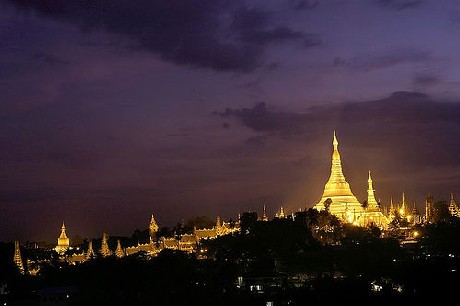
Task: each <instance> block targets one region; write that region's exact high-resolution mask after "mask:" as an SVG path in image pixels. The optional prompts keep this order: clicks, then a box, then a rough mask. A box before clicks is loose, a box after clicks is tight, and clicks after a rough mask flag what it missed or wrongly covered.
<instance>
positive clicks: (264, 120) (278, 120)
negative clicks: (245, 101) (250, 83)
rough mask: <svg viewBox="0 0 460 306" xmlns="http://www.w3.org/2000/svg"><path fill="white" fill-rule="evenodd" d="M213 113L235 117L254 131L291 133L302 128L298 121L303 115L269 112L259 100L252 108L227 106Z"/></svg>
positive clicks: (224, 116)
mask: <svg viewBox="0 0 460 306" xmlns="http://www.w3.org/2000/svg"><path fill="white" fill-rule="evenodd" d="M215 114H217V115H219V116H221V117H223V118H230V117H236V118H238V119H240V120H241V121H242V122H243V123H244V124H245V125H246V126H248V127H250V128H252V129H254V130H255V131H264V132H270V131H273V132H278V131H283V133H288V134H291V133H298V132H299V131H298V129H299V128H302V127H301V125H299V121H302V118H303V115H295V114H289V113H286V114H285V113H273V112H270V111H268V110H267V108H266V104H265V102H259V103H257V104H256V105H255V106H254V107H253V108H242V109H231V108H227V109H226V110H225V111H224V112H215Z"/></svg>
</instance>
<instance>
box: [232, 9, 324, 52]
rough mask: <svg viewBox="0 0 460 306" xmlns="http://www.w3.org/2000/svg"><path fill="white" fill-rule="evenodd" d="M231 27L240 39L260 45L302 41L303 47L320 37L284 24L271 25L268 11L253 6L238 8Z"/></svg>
mask: <svg viewBox="0 0 460 306" xmlns="http://www.w3.org/2000/svg"><path fill="white" fill-rule="evenodd" d="M232 28H233V29H234V31H235V33H237V35H238V38H239V39H240V40H241V41H244V42H246V43H252V44H258V45H262V46H263V45H267V44H272V43H282V42H286V41H302V42H303V45H304V46H305V47H313V46H318V45H320V44H321V39H320V38H319V37H317V36H316V35H311V34H305V33H303V32H300V31H294V30H291V29H290V28H288V27H286V26H277V25H274V26H273V17H272V16H271V13H270V12H268V11H263V10H258V9H254V8H251V9H248V8H241V9H239V10H238V11H237V12H236V14H235V16H234V19H233V23H232Z"/></svg>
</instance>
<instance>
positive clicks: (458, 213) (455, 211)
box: [449, 193, 460, 218]
mask: <svg viewBox="0 0 460 306" xmlns="http://www.w3.org/2000/svg"><path fill="white" fill-rule="evenodd" d="M449 212H450V214H451V215H452V216H454V217H458V218H460V210H459V208H458V205H457V203H456V202H455V200H454V194H453V193H451V194H450V204H449Z"/></svg>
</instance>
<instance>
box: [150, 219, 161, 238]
mask: <svg viewBox="0 0 460 306" xmlns="http://www.w3.org/2000/svg"><path fill="white" fill-rule="evenodd" d="M158 229H159V226H158V224H157V222H156V221H155V218H154V217H153V214H152V218H151V219H150V225H149V234H150V238H151V239H153V240H156V234H157V232H158Z"/></svg>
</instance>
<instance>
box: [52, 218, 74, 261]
mask: <svg viewBox="0 0 460 306" xmlns="http://www.w3.org/2000/svg"><path fill="white" fill-rule="evenodd" d="M69 246H70V243H69V238H67V235H66V233H65V224H64V222H62V227H61V235H60V236H59V238H58V243H57V246H56V247H55V248H54V250H55V251H56V252H58V253H59V254H64V253H65V251H67V250H68V249H69Z"/></svg>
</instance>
